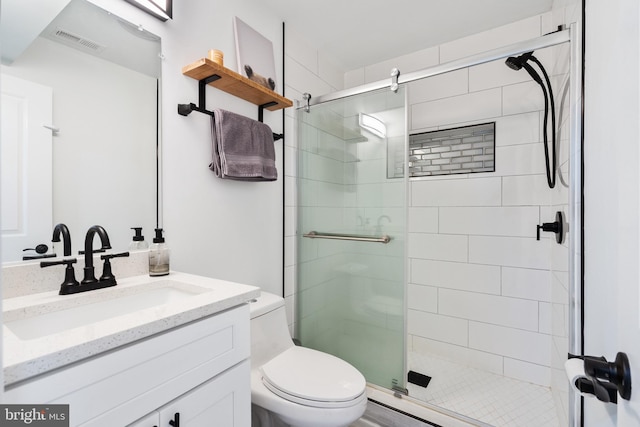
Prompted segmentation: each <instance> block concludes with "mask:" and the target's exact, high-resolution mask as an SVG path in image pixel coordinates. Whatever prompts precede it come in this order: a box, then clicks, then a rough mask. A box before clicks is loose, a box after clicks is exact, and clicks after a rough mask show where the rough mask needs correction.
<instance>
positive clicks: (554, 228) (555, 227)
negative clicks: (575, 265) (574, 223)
mask: <svg viewBox="0 0 640 427" xmlns="http://www.w3.org/2000/svg"><path fill="white" fill-rule="evenodd" d="M563 224H564V217H563V215H562V212H560V211H558V212H556V220H555V222H543V223H542V225H538V226H536V227H537V228H536V240H540V230H542V231H548V232H551V233H555V234H556V242H558V243H562V241H563V240H564V226H563Z"/></svg>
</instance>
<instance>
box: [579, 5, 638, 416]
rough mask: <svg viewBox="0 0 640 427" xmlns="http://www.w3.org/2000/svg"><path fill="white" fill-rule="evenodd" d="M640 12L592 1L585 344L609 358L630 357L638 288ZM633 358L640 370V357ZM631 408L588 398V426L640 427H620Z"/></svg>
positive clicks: (588, 66)
mask: <svg viewBox="0 0 640 427" xmlns="http://www.w3.org/2000/svg"><path fill="white" fill-rule="evenodd" d="M639 12H640V11H639V8H638V2H637V1H636V0H587V1H586V17H585V28H586V41H585V49H586V51H585V65H586V70H585V95H584V102H585V119H584V126H585V129H584V162H585V168H584V170H585V177H584V189H585V197H584V212H585V219H584V235H585V236H584V242H585V252H584V264H585V284H584V286H585V295H584V302H585V313H586V314H585V315H586V319H585V338H584V345H585V354H588V355H593V356H601V355H602V356H605V357H606V358H607V359H608V360H613V359H614V358H615V355H616V353H617V352H618V351H631V349H627V348H624V344H623V342H622V341H621V338H622V337H623V336H624V332H623V331H621V330H620V327H621V326H622V327H624V326H625V325H618V318H619V316H620V317H622V313H620V314H618V311H619V307H620V302H619V301H622V300H624V299H625V298H628V297H629V296H628V295H626V294H625V293H623V292H620V289H624V287H625V286H627V285H628V284H634V285H635V286H638V272H637V271H638V270H637V267H638V266H637V258H636V256H637V247H638V240H637V239H638V235H637V227H638V218H637V216H634V215H633V214H634V213H637V209H638V188H637V182H638V180H637V173H638V132H639V129H638V117H639V114H640V110H639V101H638V99H639V94H638V78H639V75H640V67H639V64H638V53H639V48H640V41H639V33H638V27H639V23H640V17H639ZM621 58H626V61H624V60H623V61H622V62H620V59H621ZM634 251H635V252H634ZM634 255H635V256H634ZM631 318H635V319H637V313H636V315H635V316H632V317H631ZM627 326H628V328H629V330H633V328H637V324H636V325H627ZM630 357H631V358H632V359H631V360H632V361H634V362H635V365H636V366H637V364H638V362H637V357H638V356H637V354H636V355H634V354H632V353H630ZM632 366H634V365H633V362H632ZM634 369H635V368H634ZM634 372H636V371H634ZM634 381H637V379H636V378H634ZM633 398H634V396H633V395H632V399H633ZM624 406H625V404H624V403H621V404H619V405H617V406H616V405H612V404H603V403H601V402H598V401H596V400H595V399H585V426H588V427H592V426H593V427H595V426H597V427H606V426H615V425H629V426H630V425H637V414H636V415H635V417H636V419H635V421H634V422H633V424H625V423H623V422H621V421H620V422H619V420H618V418H617V415H616V413H617V411H618V410H619V409H621V408H624Z"/></svg>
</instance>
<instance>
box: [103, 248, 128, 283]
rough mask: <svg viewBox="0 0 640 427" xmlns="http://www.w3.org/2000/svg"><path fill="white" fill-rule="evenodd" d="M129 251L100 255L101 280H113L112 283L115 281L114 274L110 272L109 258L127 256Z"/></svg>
mask: <svg viewBox="0 0 640 427" xmlns="http://www.w3.org/2000/svg"><path fill="white" fill-rule="evenodd" d="M128 256H129V252H121V253H119V254H106V255H100V259H102V260H104V264H103V266H102V276H100V281H101V282H106V281H113V284H114V285H115V284H117V283H116V276H114V275H113V273H112V272H111V258H121V257H128Z"/></svg>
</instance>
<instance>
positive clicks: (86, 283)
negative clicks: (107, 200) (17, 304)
mask: <svg viewBox="0 0 640 427" xmlns="http://www.w3.org/2000/svg"><path fill="white" fill-rule="evenodd" d="M59 225H60V224H59ZM62 226H64V224H62ZM57 228H58V226H56V229H57ZM66 228H67V227H64V228H63V227H61V229H62V233H63V236H64V230H65V229H66ZM68 232H69V231H68V230H67V235H68ZM96 233H98V236H100V242H101V244H102V248H101V249H100V251H104V250H105V249H111V242H109V235H108V234H107V231H106V230H105V229H104V228H103V227H102V226H100V225H94V226H92V227H91V228H89V230H87V235H86V237H85V239H84V279H82V282H80V283H78V281H77V280H76V278H75V277H74V269H73V264H74V263H75V262H76V259H75V258H72V259H65V260H62V261H52V262H41V263H40V267H50V266H52V265H61V264H64V265H66V266H67V268H66V270H65V278H64V282H63V283H62V285H60V295H68V294H75V293H78V292H85V291H92V290H94V289H102V288H107V287H109V286H115V285H117V284H118V283H117V282H116V278H115V276H114V275H113V273H112V272H111V262H110V260H111V259H112V258H119V257H128V256H129V252H122V253H120V254H107V255H102V256H101V258H102V259H103V260H104V266H103V268H102V276H100V280H98V279H96V276H95V270H94V268H93V253H94V250H93V238H94V237H95V235H96ZM70 250H71V248H70V247H69V251H70ZM96 251H97V250H96ZM65 254H66V248H65Z"/></svg>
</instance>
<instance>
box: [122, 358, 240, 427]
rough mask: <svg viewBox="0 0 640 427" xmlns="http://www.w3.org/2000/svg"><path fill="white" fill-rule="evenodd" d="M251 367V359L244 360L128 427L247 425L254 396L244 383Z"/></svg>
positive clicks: (221, 426)
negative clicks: (247, 391) (247, 392)
mask: <svg viewBox="0 0 640 427" xmlns="http://www.w3.org/2000/svg"><path fill="white" fill-rule="evenodd" d="M249 369H250V365H249V361H244V362H242V363H241V364H240V365H237V366H235V367H234V368H232V369H230V370H228V371H226V372H224V373H222V374H220V375H219V376H217V377H216V378H214V379H212V380H209V381H207V382H206V383H204V384H202V385H200V386H198V387H197V388H196V389H194V390H192V391H190V392H188V393H185V394H184V395H183V396H181V397H179V398H178V399H176V400H174V401H173V402H171V403H169V404H167V405H165V406H164V407H162V408H160V409H159V410H158V411H154V412H153V413H152V414H149V415H148V416H146V417H144V418H143V419H141V420H139V421H136V422H135V423H133V424H131V425H130V426H129V427H207V426H210V427H214V426H215V427H218V426H220V427H224V426H247V427H248V426H249V425H250V424H251V410H250V409H249V410H247V405H249V407H250V405H251V396H250V395H248V396H247V395H246V393H245V391H246V390H245V389H246V384H245V383H246V377H247V375H248V374H249ZM247 399H248V400H247Z"/></svg>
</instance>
